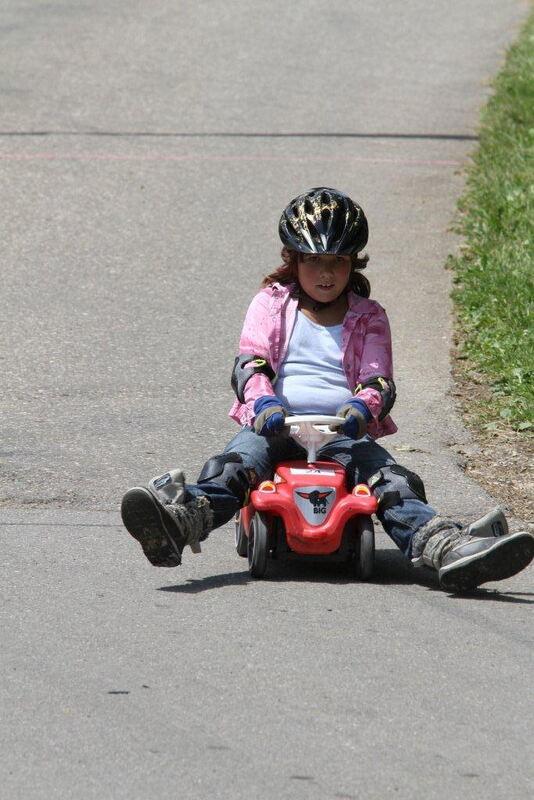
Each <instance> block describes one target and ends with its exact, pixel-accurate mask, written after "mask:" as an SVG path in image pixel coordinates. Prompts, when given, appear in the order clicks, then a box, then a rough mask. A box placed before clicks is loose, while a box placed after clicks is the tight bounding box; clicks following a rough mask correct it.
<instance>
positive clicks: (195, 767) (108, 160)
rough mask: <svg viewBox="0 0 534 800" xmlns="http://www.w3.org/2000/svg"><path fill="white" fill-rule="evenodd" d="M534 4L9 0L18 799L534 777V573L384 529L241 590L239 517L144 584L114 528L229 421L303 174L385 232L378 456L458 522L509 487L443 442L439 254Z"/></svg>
mask: <svg viewBox="0 0 534 800" xmlns="http://www.w3.org/2000/svg"><path fill="white" fill-rule="evenodd" d="M526 9H527V4H526V3H524V2H521V1H520V0H501V2H499V3H488V2H484V0H471V2H469V3H465V2H460V0H451V2H449V3H447V4H442V3H438V2H436V1H435V0H431V2H428V1H427V2H422V0H420V1H419V2H417V1H416V0H411V1H410V0H408V2H406V3H403V4H402V5H401V4H392V3H391V2H386V1H385V0H374V2H370V0H362V1H361V2H358V3H355V2H352V3H350V2H347V3H343V4H342V3H338V4H332V3H328V2H324V0H312V1H311V2H307V3H304V2H302V1H301V0H298V1H297V2H295V3H292V4H288V3H282V2H278V0H277V1H276V2H271V3H269V4H265V3H260V2H236V3H234V4H223V3H220V2H209V3H208V2H196V3H193V2H176V0H175V1H174V2H162V0H154V1H153V2H151V3H150V4H148V3H141V2H130V3H126V2H124V1H123V0H122V1H121V0H112V2H106V3H104V2H102V0H94V2H91V3H83V2H74V3H73V2H72V1H71V2H67V1H66V0H64V1H63V2H56V3H44V2H27V3H25V4H22V3H19V2H14V0H5V2H4V3H3V4H2V9H1V18H0V36H1V37H2V38H1V44H2V46H1V47H0V75H1V76H2V77H1V81H0V99H1V102H0V170H1V175H2V192H1V194H0V225H1V228H2V241H3V258H2V263H1V265H0V270H1V274H2V312H1V315H0V335H1V341H2V345H1V350H0V358H1V364H2V373H3V380H2V384H3V386H2V400H1V402H2V406H1V408H2V443H1V445H0V447H1V453H0V456H1V463H0V477H1V483H0V523H1V527H0V542H1V544H2V564H1V567H0V570H1V572H2V579H1V583H0V586H1V590H0V591H1V596H2V606H1V611H0V615H1V617H2V631H3V635H2V648H1V653H0V663H1V665H2V674H3V678H4V679H3V681H2V683H1V688H0V702H1V704H2V707H3V713H2V722H1V723H0V743H1V745H2V754H3V755H2V759H1V760H0V779H1V780H0V786H1V787H2V788H1V789H0V795H1V796H5V797H6V798H9V800H11V799H12V798H16V799H17V800H18V798H24V800H27V799H28V798H31V799H33V798H49V797H54V798H73V797H75V798H81V800H89V798H103V797H104V798H113V800H115V798H128V799H129V800H131V798H136V799H137V798H139V800H144V799H145V798H149V799H150V800H152V798H158V800H167V798H169V799H170V798H176V799H177V800H178V798H179V800H204V798H210V800H211V798H224V799H225V800H226V799H228V800H234V799H235V800H241V798H247V800H248V798H250V797H257V798H261V800H263V799H265V800H271V798H273V799H274V798H306V800H307V799H308V798H320V799H321V800H322V799H323V798H365V800H367V798H371V799H374V798H377V800H378V799H379V798H384V797H395V798H414V797H425V798H430V799H432V798H445V797H447V798H467V800H470V799H471V798H473V799H474V798H479V797H486V798H491V799H492V800H493V798H495V800H500V798H503V797H507V798H514V800H516V799H517V800H520V799H522V798H527V797H531V796H532V784H531V783H529V779H530V780H531V778H532V773H531V772H529V765H530V763H532V757H531V756H532V750H531V747H530V742H531V741H532V728H531V722H530V720H531V718H532V709H531V708H530V707H529V706H530V704H531V700H530V696H529V693H528V691H529V683H530V681H529V675H530V670H531V667H530V663H531V660H530V659H529V656H530V654H531V652H532V649H531V638H530V639H529V634H531V626H530V628H529V627H528V622H529V616H528V606H529V605H531V604H532V598H533V593H532V571H531V570H530V571H526V572H524V573H522V574H521V575H519V576H516V577H515V578H512V579H510V580H508V581H504V582H502V583H500V584H491V585H488V587H487V588H485V589H482V590H480V591H479V592H477V593H476V594H474V595H472V596H471V597H469V598H466V597H464V598H460V597H451V596H448V595H446V594H445V593H443V592H441V591H439V590H438V589H437V585H436V582H435V580H434V579H433V577H432V576H429V575H426V574H422V573H420V572H416V571H414V570H412V569H411V568H410V567H409V566H408V565H406V564H405V563H404V562H403V560H402V557H401V556H400V555H399V554H398V553H397V552H396V551H395V550H394V549H393V545H392V543H391V542H389V540H387V538H386V537H385V536H383V535H381V536H380V538H379V541H378V546H379V552H378V556H377V574H376V579H375V580H374V581H373V582H372V583H370V584H365V585H364V584H360V585H358V584H354V583H352V582H350V581H349V580H348V579H347V578H346V575H345V574H344V572H343V570H342V569H341V568H339V567H335V566H332V565H330V566H329V565H307V564H306V565H303V564H292V565H284V564H276V565H274V566H273V569H272V570H271V572H270V574H269V578H268V580H266V581H262V582H254V581H250V580H249V579H248V575H247V572H246V570H245V567H244V562H243V561H242V560H241V559H239V558H238V556H237V555H236V554H235V552H234V551H233V547H232V528H231V526H226V527H225V528H223V529H221V530H220V531H217V532H215V533H214V534H213V535H212V536H211V538H210V540H209V541H208V542H207V543H206V545H205V546H204V548H203V550H204V552H203V553H202V555H200V556H192V555H189V554H186V557H185V559H184V564H183V566H182V567H181V568H180V569H179V570H173V571H171V570H156V569H154V568H152V567H150V565H149V564H148V563H147V562H145V560H144V559H143V558H142V556H141V555H140V551H139V548H138V546H137V545H136V543H135V542H134V541H133V540H131V539H130V537H129V536H128V535H127V534H125V533H124V531H123V530H122V529H121V526H120V520H119V516H118V513H117V508H118V504H119V502H120V497H121V494H122V492H123V491H124V490H125V489H126V488H127V487H128V486H130V485H132V484H135V483H139V482H140V481H144V480H146V479H147V478H148V477H150V476H151V475H153V474H155V473H157V472H160V471H162V470H163V469H165V468H167V467H170V466H176V465H180V466H183V467H184V468H185V469H186V472H187V474H188V475H189V476H190V477H194V476H195V474H196V472H197V471H198V470H199V468H200V467H201V465H202V464H203V462H204V461H205V459H206V458H207V457H208V456H209V455H211V454H213V453H215V452H217V451H218V450H219V449H220V448H221V446H222V445H223V444H224V443H225V441H226V440H227V439H228V438H229V436H230V435H232V433H233V428H234V424H233V423H231V422H230V421H229V420H227V418H226V410H227V408H228V407H229V405H230V403H231V394H230V389H229V385H228V383H229V380H228V375H229V368H230V366H231V362H232V358H233V354H234V352H235V348H236V344H237V337H238V334H239V330H240V326H241V322H242V317H243V314H244V311H245V309H246V306H247V303H248V301H249V300H250V298H251V297H252V295H253V294H254V292H255V290H256V287H257V286H258V284H259V282H260V280H261V278H262V276H263V275H264V274H266V273H267V272H270V271H272V268H273V266H276V265H277V264H278V263H279V261H278V259H279V255H278V254H279V244H278V243H277V238H276V225H277V220H278V216H279V213H280V211H281V209H282V208H283V207H284V205H285V204H286V202H287V201H288V200H289V199H290V198H291V197H293V196H294V195H295V194H297V193H298V192H300V191H302V190H304V189H307V188H309V187H311V186H316V185H333V186H337V187H339V188H341V189H345V190H346V191H348V192H349V193H350V194H352V195H353V196H354V197H356V198H357V199H358V200H359V201H360V202H361V203H362V205H363V206H364V208H365V210H366V213H367V215H368V217H369V220H370V226H371V237H370V241H369V246H368V251H369V254H370V255H371V261H370V265H369V268H368V277H369V279H370V280H371V284H372V287H373V296H374V297H375V298H376V299H378V300H379V301H380V302H381V303H382V304H383V305H384V306H385V307H386V308H387V310H388V313H389V315H390V318H391V321H392V327H393V335H394V343H395V363H396V377H397V379H398V386H399V400H398V403H397V406H396V409H395V415H394V416H395V419H396V421H397V423H398V424H399V429H400V432H399V433H398V434H397V435H396V436H395V437H391V438H390V440H389V442H386V441H385V442H384V444H386V446H388V447H390V448H391V450H392V452H393V454H394V455H396V457H397V458H398V459H399V460H400V461H402V462H403V463H405V464H406V465H407V466H409V467H411V468H413V469H416V470H417V471H418V472H419V473H420V474H421V475H422V476H423V478H424V480H425V484H426V485H427V489H428V493H429V496H430V499H431V501H432V503H433V504H434V505H435V506H436V507H438V508H439V509H441V510H443V511H444V512H445V513H447V514H451V515H454V516H456V517H458V518H461V519H467V518H473V517H476V516H478V515H479V514H481V513H483V512H485V511H486V510H487V509H488V508H490V507H491V506H492V505H493V504H494V501H493V500H492V498H490V497H489V496H488V495H487V494H486V493H485V492H484V491H483V490H482V489H481V488H480V487H478V486H477V485H475V484H473V483H472V482H471V481H470V480H468V479H467V478H466V476H465V474H464V473H463V472H462V469H461V463H459V460H458V455H457V453H456V452H455V449H454V446H458V445H461V446H463V447H469V437H468V435H467V434H466V432H465V431H464V429H463V428H462V426H461V424H460V421H459V419H458V417H457V416H456V414H455V412H454V406H453V403H452V400H451V396H450V394H449V390H450V375H449V356H448V351H449V346H450V306H449V302H448V291H449V287H450V277H449V275H448V273H447V272H445V271H444V270H443V264H444V262H445V259H446V257H447V255H448V253H450V252H451V251H452V250H453V249H454V248H455V247H456V246H457V244H458V243H457V241H456V239H455V237H454V236H453V234H452V233H451V222H452V217H453V213H454V207H455V202H456V199H457V197H458V195H459V193H460V192H461V190H462V186H463V173H462V168H463V166H464V165H465V164H466V163H467V161H468V156H469V153H470V152H471V151H472V149H473V148H474V146H475V144H476V141H475V136H476V124H477V120H478V111H479V108H480V106H481V105H482V104H483V102H484V100H485V98H486V97H487V94H488V80H489V78H490V77H491V75H492V74H494V73H495V71H496V70H497V69H498V67H499V64H500V63H501V59H502V56H503V51H504V47H505V46H506V45H507V44H508V43H509V42H510V41H511V40H512V39H513V38H514V37H515V35H516V32H517V29H518V25H519V24H520V23H521V21H522V19H523V18H524V14H525V12H526ZM451 445H452V446H453V447H451ZM513 524H514V526H515V527H518V526H520V525H521V521H520V520H515V521H514V523H513Z"/></svg>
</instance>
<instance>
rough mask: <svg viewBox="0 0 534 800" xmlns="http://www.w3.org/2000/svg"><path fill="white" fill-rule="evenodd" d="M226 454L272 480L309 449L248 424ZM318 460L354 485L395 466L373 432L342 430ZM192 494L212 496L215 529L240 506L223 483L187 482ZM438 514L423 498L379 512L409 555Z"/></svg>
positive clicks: (255, 476) (254, 474)
mask: <svg viewBox="0 0 534 800" xmlns="http://www.w3.org/2000/svg"><path fill="white" fill-rule="evenodd" d="M223 452H224V453H239V455H240V456H241V458H242V459H243V463H244V465H245V467H246V468H247V470H248V471H249V472H250V473H251V475H252V484H253V485H257V484H258V483H259V482H260V481H263V480H268V479H269V478H272V476H273V473H274V469H275V466H276V464H277V463H278V462H279V461H288V460H297V459H300V460H302V459H304V460H305V459H306V451H305V450H304V449H303V448H302V447H301V446H300V445H299V444H298V443H297V442H296V441H295V440H294V439H292V438H291V437H289V436H283V435H280V436H271V437H265V436H258V434H256V433H254V430H253V429H252V428H250V427H248V426H244V427H243V428H241V430H240V431H239V433H238V434H237V435H236V436H234V438H233V439H232V440H231V441H230V442H229V443H228V444H227V445H226V447H225V448H224V451H223ZM317 459H318V460H322V461H335V462H336V463H338V464H340V465H341V466H342V467H344V468H345V472H346V475H347V483H348V484H349V487H350V488H351V487H352V486H354V485H355V484H356V483H360V482H361V483H366V482H367V481H368V479H369V478H370V477H371V475H373V474H374V473H375V472H377V470H379V469H380V468H381V467H385V466H389V465H391V464H395V463H396V461H395V459H394V458H393V456H391V455H390V454H389V453H388V451H387V450H385V449H384V448H383V447H381V446H380V445H379V444H377V443H376V442H375V441H374V440H373V439H371V437H370V436H364V437H363V439H359V440H358V441H355V440H354V439H351V438H350V437H348V436H344V435H343V434H339V435H338V436H335V437H334V438H333V439H331V440H330V441H329V442H328V443H327V444H326V445H324V447H322V448H321V449H320V450H319V451H318V453H317ZM186 489H187V490H188V491H189V493H190V494H191V495H194V496H206V497H208V498H209V500H210V503H211V506H212V508H213V512H214V524H213V527H214V528H218V527H219V526H220V525H224V524H225V523H226V522H228V521H229V520H230V519H231V518H232V517H233V516H234V514H235V513H236V512H237V511H238V510H239V500H238V499H237V498H236V497H235V495H234V494H232V492H231V491H230V490H229V489H228V488H226V487H223V486H220V485H216V484H210V483H209V482H206V483H204V482H203V483H202V485H199V484H186ZM435 515H436V512H435V510H434V509H433V508H432V507H431V506H429V505H427V504H426V503H423V502H422V501H420V500H415V499H411V498H410V499H406V500H401V501H400V503H399V504H398V505H395V506H392V507H391V508H388V509H386V510H385V511H384V512H383V513H382V514H380V515H379V518H380V522H381V523H382V526H383V528H384V530H385V531H386V533H387V534H388V536H390V537H391V538H392V539H393V541H394V542H395V544H396V545H397V547H399V548H400V549H401V550H402V552H403V553H404V554H405V555H406V556H408V557H410V555H411V543H412V538H413V535H414V533H415V531H416V530H417V529H418V528H420V527H421V525H423V524H424V523H425V522H428V521H429V520H430V519H432V517H434V516H435Z"/></svg>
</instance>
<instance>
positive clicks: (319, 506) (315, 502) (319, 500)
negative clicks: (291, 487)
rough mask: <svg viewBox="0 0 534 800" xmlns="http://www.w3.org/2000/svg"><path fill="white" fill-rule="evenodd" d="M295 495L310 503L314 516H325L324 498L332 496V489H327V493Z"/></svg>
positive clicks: (315, 492) (299, 493)
mask: <svg viewBox="0 0 534 800" xmlns="http://www.w3.org/2000/svg"><path fill="white" fill-rule="evenodd" d="M297 494H298V496H299V497H303V498H304V499H305V500H309V501H310V503H311V504H312V506H313V513H314V514H326V498H327V497H328V495H329V494H332V489H329V490H328V491H327V492H319V491H317V490H315V491H314V492H297Z"/></svg>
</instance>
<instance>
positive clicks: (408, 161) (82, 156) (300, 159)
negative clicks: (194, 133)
mask: <svg viewBox="0 0 534 800" xmlns="http://www.w3.org/2000/svg"><path fill="white" fill-rule="evenodd" d="M0 160H2V161H223V162H224V161H228V162H232V161H236V162H239V161H260V162H261V161H265V162H282V163H297V164H298V163H303V164H307V163H314V162H327V163H337V162H339V163H361V164H405V165H407V166H416V167H417V166H431V167H465V166H467V162H464V161H456V160H453V159H436V158H382V157H366V156H277V155H264V154H256V155H237V156H230V155H197V154H187V155H181V156H180V155H166V154H163V153H148V154H146V155H136V154H122V153H0Z"/></svg>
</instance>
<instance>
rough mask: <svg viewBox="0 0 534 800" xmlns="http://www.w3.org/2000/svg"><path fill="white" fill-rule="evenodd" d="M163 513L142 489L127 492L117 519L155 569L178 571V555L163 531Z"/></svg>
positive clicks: (137, 488) (179, 561) (167, 532)
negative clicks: (175, 569) (165, 568)
mask: <svg viewBox="0 0 534 800" xmlns="http://www.w3.org/2000/svg"><path fill="white" fill-rule="evenodd" d="M163 514H164V512H162V511H161V509H160V508H159V507H158V504H157V502H156V501H155V499H154V498H153V496H152V495H151V493H150V492H149V491H148V489H144V488H143V487H136V488H134V489H129V491H127V492H126V494H125V495H124V497H123V498H122V503H121V516H122V521H123V523H124V527H125V528H126V530H127V531H128V533H129V534H130V535H131V536H133V538H134V539H137V541H138V542H139V544H140V545H141V547H142V548H143V552H144V554H145V556H146V557H147V558H148V560H149V561H150V563H151V564H153V565H154V566H155V567H178V566H179V565H180V564H181V563H182V555H181V553H180V552H179V550H178V549H177V547H176V545H175V543H174V541H173V539H172V536H171V535H170V533H169V531H168V530H167V527H166V520H165V518H164V516H163Z"/></svg>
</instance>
